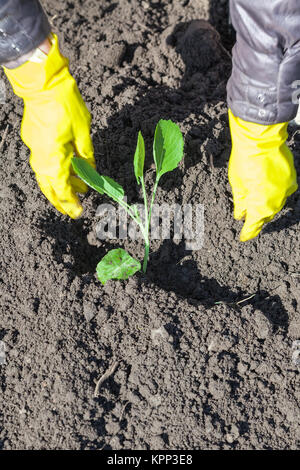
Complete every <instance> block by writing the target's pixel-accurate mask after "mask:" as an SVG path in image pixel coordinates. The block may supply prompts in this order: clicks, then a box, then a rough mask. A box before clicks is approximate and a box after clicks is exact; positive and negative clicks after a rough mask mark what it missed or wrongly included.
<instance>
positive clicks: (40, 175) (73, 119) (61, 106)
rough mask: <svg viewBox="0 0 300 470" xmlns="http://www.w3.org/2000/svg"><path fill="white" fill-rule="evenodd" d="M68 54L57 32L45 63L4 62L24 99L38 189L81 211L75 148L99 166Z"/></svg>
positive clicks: (25, 136)
mask: <svg viewBox="0 0 300 470" xmlns="http://www.w3.org/2000/svg"><path fill="white" fill-rule="evenodd" d="M68 63H69V62H68V59H66V58H65V57H63V56H62V55H61V53H60V51H59V46H58V39H57V36H55V35H53V36H52V47H51V49H50V51H49V54H48V56H45V58H44V60H42V62H41V63H35V62H31V61H27V62H25V63H24V64H22V65H21V66H19V67H17V68H15V69H6V68H4V71H5V74H6V75H7V78H8V80H9V81H10V83H11V84H12V87H13V90H14V92H15V94H16V95H18V96H20V97H21V98H23V100H24V115H23V120H22V126H21V137H22V140H23V141H24V143H25V144H26V145H27V147H29V149H30V150H31V155H30V165H31V167H32V169H33V171H34V172H35V174H36V179H37V181H38V184H39V186H40V189H41V190H42V192H43V193H44V195H45V196H46V197H47V199H48V200H49V201H50V202H51V203H52V204H53V205H54V206H55V207H56V209H57V210H58V211H60V212H61V213H62V214H68V215H69V216H70V217H72V218H77V217H79V216H80V215H81V212H82V206H81V204H80V202H79V199H78V197H77V195H76V193H77V192H80V193H84V192H86V191H87V186H86V185H85V184H84V183H83V181H81V180H79V178H77V177H76V176H75V174H74V172H73V170H72V167H71V158H72V157H73V155H74V153H75V154H76V155H77V156H79V157H82V158H85V159H87V160H88V162H89V163H90V164H92V165H93V166H95V160H94V151H93V144H92V142H91V138H90V121H91V117H90V113H89V112H88V110H87V108H86V106H85V104H84V102H83V99H82V97H81V95H80V92H79V90H78V88H77V85H76V82H75V80H74V78H73V77H72V76H71V75H70V72H69V69H68Z"/></svg>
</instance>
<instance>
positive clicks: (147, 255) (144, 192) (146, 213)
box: [141, 176, 149, 273]
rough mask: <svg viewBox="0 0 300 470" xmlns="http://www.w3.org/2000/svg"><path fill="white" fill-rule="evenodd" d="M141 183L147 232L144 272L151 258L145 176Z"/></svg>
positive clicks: (145, 234) (145, 236)
mask: <svg viewBox="0 0 300 470" xmlns="http://www.w3.org/2000/svg"><path fill="white" fill-rule="evenodd" d="M141 184H142V188H143V196H144V211H145V225H144V228H145V233H144V234H143V235H144V238H145V253H144V262H143V273H145V272H146V269H147V263H148V258H149V214H148V200H147V193H146V188H145V182H144V177H143V176H142V177H141Z"/></svg>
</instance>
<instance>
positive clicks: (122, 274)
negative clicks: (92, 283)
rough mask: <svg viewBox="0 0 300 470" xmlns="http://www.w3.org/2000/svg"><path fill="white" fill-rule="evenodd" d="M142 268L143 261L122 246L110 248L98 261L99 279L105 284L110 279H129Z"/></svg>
mask: <svg viewBox="0 0 300 470" xmlns="http://www.w3.org/2000/svg"><path fill="white" fill-rule="evenodd" d="M140 269H141V263H140V262H139V261H138V260H136V259H134V258H132V256H130V255H129V253H127V251H125V250H123V249H122V248H116V249H115V250H110V251H109V252H108V253H107V254H106V255H105V256H104V257H103V258H102V260H101V261H100V262H99V263H98V265H97V275H98V279H99V280H100V281H101V282H102V284H103V285H104V284H105V283H106V281H108V280H109V279H128V278H129V277H130V276H133V274H135V273H136V272H137V271H139V270H140Z"/></svg>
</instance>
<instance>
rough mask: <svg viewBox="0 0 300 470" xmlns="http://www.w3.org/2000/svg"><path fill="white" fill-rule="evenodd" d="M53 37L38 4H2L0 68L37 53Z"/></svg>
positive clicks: (13, 0) (22, 0) (31, 0)
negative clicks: (34, 52)
mask: <svg viewBox="0 0 300 470" xmlns="http://www.w3.org/2000/svg"><path fill="white" fill-rule="evenodd" d="M49 33H50V25H49V22H48V19H47V16H46V14H45V12H44V10H43V9H42V7H41V4H40V2H39V1H38V0H0V64H6V63H8V62H13V61H16V60H17V59H19V58H20V57H21V56H22V55H24V54H27V53H28V52H30V51H33V50H34V49H36V48H37V47H38V46H39V44H41V43H42V42H43V41H44V39H46V37H47V36H48V34H49Z"/></svg>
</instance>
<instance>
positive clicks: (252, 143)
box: [228, 109, 288, 151]
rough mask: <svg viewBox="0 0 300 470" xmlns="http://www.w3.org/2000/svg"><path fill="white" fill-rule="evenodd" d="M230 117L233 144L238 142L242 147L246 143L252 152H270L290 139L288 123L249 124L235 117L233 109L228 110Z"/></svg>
mask: <svg viewBox="0 0 300 470" xmlns="http://www.w3.org/2000/svg"><path fill="white" fill-rule="evenodd" d="M228 115H229V127H230V131H231V139H232V143H233V144H234V143H235V142H238V144H239V145H240V146H241V145H242V144H243V143H244V144H245V145H247V147H248V148H252V151H254V149H261V150H268V149H270V148H273V147H274V146H275V147H277V148H278V147H280V146H281V145H282V144H284V143H285V141H286V140H287V138H288V133H287V126H288V122H283V123H279V124H269V125H265V124H257V123H254V122H248V121H244V120H243V119H241V118H239V117H237V116H235V115H234V114H233V113H232V111H231V109H229V110H228Z"/></svg>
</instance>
